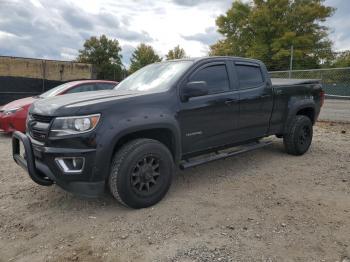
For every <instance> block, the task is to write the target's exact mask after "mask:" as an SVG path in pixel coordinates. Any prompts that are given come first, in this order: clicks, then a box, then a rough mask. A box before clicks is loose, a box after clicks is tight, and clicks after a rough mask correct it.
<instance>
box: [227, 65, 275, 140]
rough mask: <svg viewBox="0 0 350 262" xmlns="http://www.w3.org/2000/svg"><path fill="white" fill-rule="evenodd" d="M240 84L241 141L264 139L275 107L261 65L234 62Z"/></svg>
mask: <svg viewBox="0 0 350 262" xmlns="http://www.w3.org/2000/svg"><path fill="white" fill-rule="evenodd" d="M234 70H235V73H236V75H237V79H238V83H239V123H238V131H237V136H238V138H239V140H241V141H242V140H248V139H254V138H259V137H263V136H264V135H265V134H266V133H267V131H268V127H269V122H270V116H271V111H272V107H273V95H272V88H271V85H270V81H269V79H267V78H266V77H265V76H264V74H263V70H262V68H261V65H260V64H259V63H254V62H239V61H235V62H234Z"/></svg>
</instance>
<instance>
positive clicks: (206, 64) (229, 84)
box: [182, 61, 232, 97]
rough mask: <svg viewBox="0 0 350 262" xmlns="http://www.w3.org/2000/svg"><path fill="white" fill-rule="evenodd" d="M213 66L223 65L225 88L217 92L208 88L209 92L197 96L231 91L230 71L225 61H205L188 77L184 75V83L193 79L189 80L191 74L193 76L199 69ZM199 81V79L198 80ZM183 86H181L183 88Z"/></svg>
mask: <svg viewBox="0 0 350 262" xmlns="http://www.w3.org/2000/svg"><path fill="white" fill-rule="evenodd" d="M213 66H224V68H225V71H226V76H227V88H228V89H227V90H223V91H219V92H213V93H211V92H210V89H209V87H208V89H209V93H208V94H207V95H204V96H199V97H205V96H213V95H218V94H223V93H227V92H231V91H232V87H231V79H230V72H229V65H228V64H227V63H226V61H217V62H211V63H205V64H203V65H201V66H199V67H198V68H196V69H195V70H194V71H193V72H191V73H190V74H189V75H188V77H186V81H185V83H188V82H191V81H193V80H191V78H192V77H193V76H195V75H196V74H197V73H198V72H199V71H201V70H203V69H206V68H208V67H213ZM198 81H199V80H198ZM184 88H185V86H184V87H183V88H182V89H184Z"/></svg>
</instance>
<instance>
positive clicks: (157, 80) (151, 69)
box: [114, 61, 193, 92]
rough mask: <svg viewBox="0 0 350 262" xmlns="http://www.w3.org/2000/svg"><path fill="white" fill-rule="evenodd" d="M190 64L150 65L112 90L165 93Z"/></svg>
mask: <svg viewBox="0 0 350 262" xmlns="http://www.w3.org/2000/svg"><path fill="white" fill-rule="evenodd" d="M192 63H193V62H192V61H176V62H174V61H172V62H163V63H156V64H151V65H148V66H145V67H143V68H142V69H140V70H138V71H136V72H135V73H133V74H132V75H130V76H129V77H127V78H126V79H125V80H123V81H122V82H121V83H120V84H119V85H117V86H116V87H115V88H114V89H115V90H118V91H137V92H147V91H156V92H161V91H166V90H168V89H169V88H170V86H171V85H172V84H173V83H174V82H175V81H176V80H177V79H178V78H179V77H180V76H181V74H182V73H183V72H185V70H186V69H187V68H189V67H190V66H191V64H192Z"/></svg>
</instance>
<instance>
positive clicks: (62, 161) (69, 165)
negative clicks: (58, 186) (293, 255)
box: [55, 157, 85, 174]
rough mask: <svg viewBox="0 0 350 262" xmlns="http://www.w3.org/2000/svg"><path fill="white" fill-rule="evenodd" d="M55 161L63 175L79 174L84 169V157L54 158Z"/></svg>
mask: <svg viewBox="0 0 350 262" xmlns="http://www.w3.org/2000/svg"><path fill="white" fill-rule="evenodd" d="M55 161H56V163H57V165H58V166H59V167H60V168H61V170H62V171H63V172H64V173H67V174H72V173H81V172H82V171H83V169H84V165H85V158H84V157H56V158H55Z"/></svg>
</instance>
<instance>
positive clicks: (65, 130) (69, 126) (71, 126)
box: [50, 114, 101, 137]
mask: <svg viewBox="0 0 350 262" xmlns="http://www.w3.org/2000/svg"><path fill="white" fill-rule="evenodd" d="M100 116H101V115H100V114H96V115H89V116H70V117H57V118H55V120H54V122H53V124H52V126H51V131H50V136H51V137H53V136H66V135H75V134H80V133H85V132H89V131H91V130H93V129H94V128H95V127H96V125H97V123H98V121H99V120H100Z"/></svg>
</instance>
